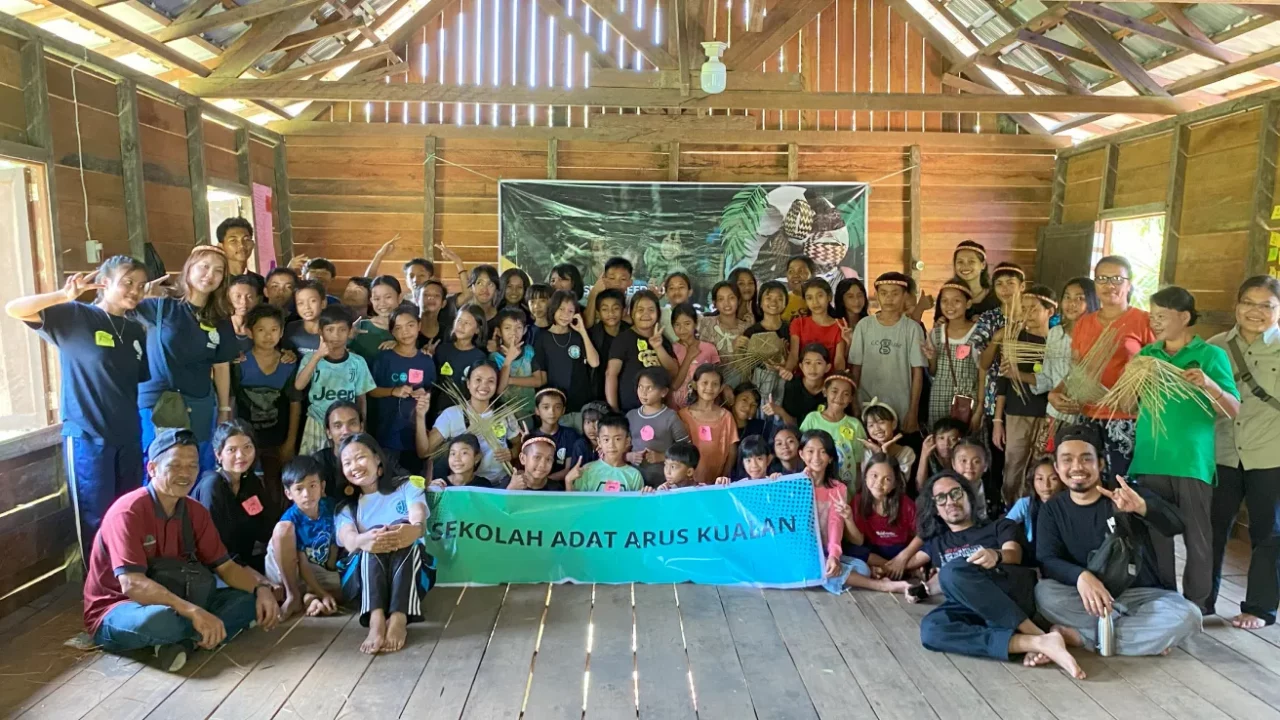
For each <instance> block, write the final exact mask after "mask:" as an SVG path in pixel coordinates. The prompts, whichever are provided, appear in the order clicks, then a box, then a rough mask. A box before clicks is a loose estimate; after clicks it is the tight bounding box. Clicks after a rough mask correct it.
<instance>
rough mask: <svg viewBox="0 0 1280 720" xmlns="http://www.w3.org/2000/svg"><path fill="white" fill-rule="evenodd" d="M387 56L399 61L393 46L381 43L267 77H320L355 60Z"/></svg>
mask: <svg viewBox="0 0 1280 720" xmlns="http://www.w3.org/2000/svg"><path fill="white" fill-rule="evenodd" d="M386 57H389V58H390V59H392V60H393V62H398V59H397V58H396V57H395V55H394V54H393V53H392V52H391V48H389V47H387V46H386V45H384V44H379V45H374V46H373V47H368V48H365V49H363V50H357V51H355V52H353V53H351V54H349V55H344V56H342V57H332V58H329V59H328V60H321V61H319V62H313V63H308V64H306V65H301V66H299V67H295V68H290V69H288V70H283V71H281V72H278V73H276V74H274V75H269V76H267V77H268V79H271V80H298V79H301V78H307V77H316V78H319V77H320V76H321V75H324V74H325V73H327V72H329V71H330V70H333V69H334V68H339V67H342V66H343V65H348V64H350V63H353V62H362V61H365V60H381V59H382V58H386Z"/></svg>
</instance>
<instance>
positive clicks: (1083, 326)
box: [1071, 307, 1156, 420]
mask: <svg viewBox="0 0 1280 720" xmlns="http://www.w3.org/2000/svg"><path fill="white" fill-rule="evenodd" d="M1109 327H1113V328H1115V329H1116V335H1117V337H1118V338H1119V340H1120V344H1119V345H1118V346H1116V352H1115V354H1114V355H1112V356H1111V359H1110V360H1109V361H1107V365H1106V367H1104V368H1103V369H1102V386H1103V387H1106V388H1109V387H1111V386H1112V385H1115V383H1116V381H1117V380H1119V379H1120V375H1121V374H1122V373H1124V368H1125V366H1126V365H1128V364H1129V361H1130V360H1132V359H1133V358H1134V356H1135V355H1137V354H1138V351H1139V350H1141V349H1142V347H1143V346H1144V345H1150V344H1151V343H1153V342H1155V341H1156V336H1155V333H1153V332H1151V324H1150V320H1149V318H1148V315H1147V313H1146V311H1145V310H1139V309H1138V308H1135V307H1131V308H1129V309H1128V310H1125V311H1124V313H1123V314H1121V315H1120V317H1118V318H1116V319H1115V320H1112V321H1111V325H1110V326H1109ZM1105 329H1106V327H1104V326H1103V324H1102V321H1101V320H1100V319H1099V318H1098V313H1096V312H1091V313H1089V314H1088V315H1085V316H1083V317H1081V318H1080V319H1079V320H1077V321H1076V325H1075V327H1074V328H1072V330H1071V354H1072V355H1073V356H1074V357H1075V359H1076V360H1079V359H1080V358H1083V357H1084V356H1085V354H1087V353H1088V352H1089V348H1091V347H1093V344H1094V343H1096V342H1097V341H1098V339H1099V338H1101V337H1102V333H1103V331H1104V330H1105ZM1084 414H1085V415H1087V416H1089V417H1091V418H1100V419H1117V420H1132V419H1133V418H1134V417H1135V416H1134V415H1124V414H1120V413H1114V412H1112V411H1110V410H1107V409H1105V408H1100V407H1098V406H1096V405H1093V404H1089V405H1085V406H1084Z"/></svg>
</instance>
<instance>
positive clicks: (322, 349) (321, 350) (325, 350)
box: [316, 338, 332, 357]
mask: <svg viewBox="0 0 1280 720" xmlns="http://www.w3.org/2000/svg"><path fill="white" fill-rule="evenodd" d="M331 349H332V348H330V347H329V343H328V342H327V341H325V339H324V338H320V344H319V345H317V346H316V353H318V354H319V355H320V356H321V357H324V356H326V355H328V354H329V351H330V350H331Z"/></svg>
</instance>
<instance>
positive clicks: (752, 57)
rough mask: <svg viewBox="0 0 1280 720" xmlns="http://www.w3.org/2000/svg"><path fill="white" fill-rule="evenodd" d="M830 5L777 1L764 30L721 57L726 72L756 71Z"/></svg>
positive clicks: (815, 0)
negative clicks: (726, 69) (727, 70)
mask: <svg viewBox="0 0 1280 720" xmlns="http://www.w3.org/2000/svg"><path fill="white" fill-rule="evenodd" d="M594 1H595V2H599V1H600V0H594ZM830 4H831V0H779V2H778V4H777V5H774V6H773V7H771V8H769V14H768V15H766V16H765V19H764V30H762V31H761V32H759V33H746V34H744V35H740V36H738V37H737V38H735V42H734V44H733V47H731V48H729V50H728V51H727V52H725V54H724V64H725V67H727V68H729V69H730V70H759V69H760V65H761V63H763V62H764V61H765V60H767V59H768V58H770V57H772V56H774V55H776V54H777V52H778V48H780V47H782V44H783V43H785V42H786V41H788V40H790V39H791V37H792V36H793V35H795V34H796V33H797V32H799V31H800V29H801V28H803V27H804V26H805V25H808V24H809V21H810V20H813V18H814V17H816V16H817V15H818V13H820V12H822V11H823V10H825V9H826V8H827V6H828V5H830Z"/></svg>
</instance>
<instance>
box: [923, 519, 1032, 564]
mask: <svg viewBox="0 0 1280 720" xmlns="http://www.w3.org/2000/svg"><path fill="white" fill-rule="evenodd" d="M1019 529H1020V526H1019V525H1018V524H1017V523H1012V522H1009V521H1008V520H997V521H995V522H993V523H987V524H986V525H976V526H974V527H971V528H968V529H966V530H961V531H960V532H952V531H951V530H944V531H943V532H941V533H939V534H938V535H934V536H933V537H931V538H929V539H928V540H926V541H925V543H924V551H925V552H926V553H928V554H929V561H930V562H932V563H933V566H934V567H935V568H941V567H942V566H943V565H946V564H947V563H949V562H951V561H952V560H962V561H963V560H968V559H969V556H970V555H973V554H974V553H976V552H978V551H979V550H981V549H983V548H990V549H992V550H997V551H998V550H999V549H1000V548H1001V547H1002V546H1003V545H1004V544H1005V543H1007V542H1017V540H1018V531H1019Z"/></svg>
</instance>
